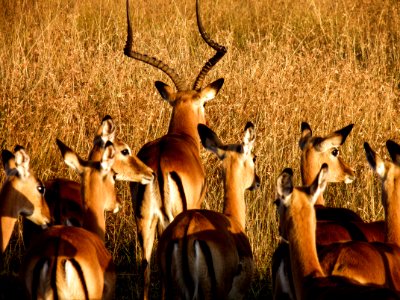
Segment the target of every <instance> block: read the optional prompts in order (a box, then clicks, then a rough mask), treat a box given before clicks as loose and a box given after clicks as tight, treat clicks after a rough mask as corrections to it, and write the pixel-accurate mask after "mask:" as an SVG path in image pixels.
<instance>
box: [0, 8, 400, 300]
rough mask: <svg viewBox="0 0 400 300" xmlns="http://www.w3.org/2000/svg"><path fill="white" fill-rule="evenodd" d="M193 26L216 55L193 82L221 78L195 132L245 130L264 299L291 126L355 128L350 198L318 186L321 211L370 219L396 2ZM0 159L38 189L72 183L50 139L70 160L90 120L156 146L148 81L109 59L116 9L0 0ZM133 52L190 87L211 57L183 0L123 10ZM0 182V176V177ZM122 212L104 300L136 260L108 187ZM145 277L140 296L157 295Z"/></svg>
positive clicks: (397, 127)
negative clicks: (23, 166)
mask: <svg viewBox="0 0 400 300" xmlns="http://www.w3.org/2000/svg"><path fill="white" fill-rule="evenodd" d="M201 6H202V10H203V22H204V25H205V27H206V28H207V31H208V32H209V34H210V35H211V36H212V37H213V38H214V39H215V40H216V41H218V42H219V43H221V44H223V45H226V46H227V47H228V53H227V54H226V56H225V57H224V58H223V59H222V61H221V62H220V63H219V64H218V65H217V66H216V67H215V68H214V70H213V71H211V72H210V73H209V75H208V76H207V78H206V79H205V83H209V82H211V81H213V80H215V79H217V78H220V77H223V78H225V84H224V87H223V88H222V90H221V92H220V94H219V95H218V96H217V98H216V99H214V100H213V101H212V102H210V103H209V104H208V105H207V107H206V111H207V116H208V122H209V126H210V127H211V128H213V129H214V130H215V131H216V132H217V133H218V134H219V135H220V136H221V138H222V140H223V141H224V142H230V143H232V142H238V141H239V139H240V137H241V133H242V130H243V127H244V125H245V124H246V122H247V121H248V120H251V121H253V122H254V123H255V125H256V128H257V143H256V146H255V152H256V154H257V156H258V159H257V173H258V175H259V176H260V178H261V180H262V184H261V188H260V189H259V190H257V191H256V192H253V193H252V192H247V193H246V201H247V208H248V212H247V226H246V227H247V228H246V230H247V233H248V236H249V238H250V241H251V245H252V247H253V253H254V257H255V262H256V269H257V272H256V274H255V277H254V283H253V285H252V289H251V291H250V292H249V297H248V298H249V299H257V298H263V299H266V298H268V296H270V260H271V255H272V253H273V251H274V248H275V246H276V244H277V222H276V218H277V217H276V214H275V209H274V206H273V204H272V202H273V199H274V193H275V183H276V178H277V176H278V175H279V173H280V172H281V170H282V169H283V168H284V167H292V168H294V170H295V178H296V181H297V183H298V184H300V173H299V162H300V160H299V158H300V149H299V147H298V140H299V137H300V123H301V122H302V121H307V122H308V123H309V124H310V125H311V126H312V128H313V130H314V133H315V134H322V135H324V134H327V133H329V132H331V131H332V130H336V129H339V128H342V127H344V126H345V125H348V124H349V123H355V127H354V129H353V131H352V133H351V135H350V136H349V138H348V139H347V141H346V144H345V145H344V147H343V149H342V150H343V151H342V155H343V157H345V158H346V160H347V161H348V162H349V163H350V164H352V166H353V167H354V168H355V169H356V174H357V179H356V181H355V182H354V183H352V184H351V185H346V186H345V185H344V184H336V185H330V186H329V187H328V189H327V192H326V199H327V202H328V204H329V205H332V206H340V207H347V208H351V209H353V210H355V211H357V212H358V213H360V215H361V216H362V217H363V218H364V219H366V220H376V219H381V218H382V217H383V208H382V205H381V203H380V185H379V184H378V180H377V178H376V177H375V176H374V174H373V173H372V171H370V170H369V167H368V164H367V162H366V159H365V155H364V152H363V148H362V144H363V142H364V141H368V142H369V143H370V144H371V146H372V147H373V148H374V149H376V150H377V151H378V152H379V153H380V154H381V155H382V156H384V157H387V152H386V149H385V147H384V145H385V142H386V140H387V139H393V140H395V141H397V142H400V134H399V131H400V118H399V112H400V91H399V88H400V2H398V1H394V0H356V1H354V0H339V1H328V0H299V1H291V0H280V1H273V0H233V1H232V0H217V1H211V0H202V1H201ZM0 7H1V9H0V136H1V138H0V146H1V149H12V148H13V147H14V145H15V144H21V145H23V146H25V147H26V149H27V151H28V152H29V154H30V155H31V158H32V168H33V169H34V170H35V172H36V174H38V175H39V177H40V178H41V179H43V180H46V179H50V178H53V177H67V178H73V179H77V176H76V175H75V174H74V173H73V172H72V171H69V170H68V168H67V167H66V166H65V165H64V163H63V162H62V160H61V155H60V153H59V150H58V149H57V147H56V144H55V139H56V138H59V139H61V140H62V141H64V142H65V143H66V144H67V145H69V146H70V147H72V148H74V149H75V150H76V151H77V152H78V153H80V154H81V155H82V156H86V155H87V153H88V151H89V150H90V147H91V143H92V139H93V136H94V132H95V130H96V128H97V126H98V125H99V123H100V120H101V119H102V117H103V116H104V115H106V114H110V115H111V116H112V117H113V118H114V120H115V122H116V123H117V125H118V136H119V137H120V138H123V139H124V140H125V141H126V142H127V143H128V144H129V145H130V146H131V147H132V149H133V150H134V152H136V151H138V149H139V148H140V147H141V146H142V145H143V144H144V143H145V142H147V141H150V140H153V139H155V138H156V137H159V136H161V135H163V134H164V133H166V131H167V128H168V122H169V118H170V112H171V108H170V107H169V105H168V104H167V103H166V102H165V101H163V100H162V99H161V97H160V96H159V94H158V92H157V91H156V89H155V87H154V81H156V80H162V81H164V82H166V83H167V84H170V85H172V82H171V81H170V80H169V78H167V76H165V75H164V74H163V73H162V72H160V71H159V70H155V69H154V68H153V67H150V66H148V65H146V64H144V63H141V62H138V61H133V60H131V59H129V58H127V57H125V56H124V55H123V51H122V49H123V47H124V44H125V38H126V12H125V2H124V1H123V0H118V1H112V0H92V1H77V0H67V1H61V0H49V1H44V0H36V1H28V0H24V1H22V0H21V1H10V0H0ZM131 16H132V22H133V28H134V31H135V32H134V43H135V47H136V49H137V50H138V51H141V52H145V53H148V54H150V55H152V56H157V57H158V58H160V59H162V60H163V61H165V62H166V63H167V64H169V65H170V66H171V67H173V68H174V69H175V70H176V71H177V72H178V73H179V74H181V76H182V77H184V78H187V81H188V83H189V82H190V83H192V82H193V81H194V79H195V77H196V75H197V73H198V72H199V70H200V68H201V67H202V66H203V64H204V62H205V61H206V60H207V59H208V58H209V57H211V55H213V51H211V49H210V48H208V47H207V46H206V45H205V44H204V42H203V41H202V39H201V37H200V36H199V34H198V32H197V27H196V19H195V6H194V0H191V1H189V0H179V1H177V0H173V1H162V0H155V1H143V0H141V1H132V3H131ZM202 157H203V161H204V165H205V166H206V173H207V182H208V193H207V197H206V203H207V205H208V206H209V207H211V208H212V209H215V210H218V211H221V209H222V203H221V200H222V198H223V197H222V193H223V190H222V188H223V187H222V181H221V169H220V165H219V162H218V161H217V159H216V158H215V157H214V156H213V155H212V154H209V153H207V152H206V151H205V150H202ZM0 180H1V182H3V180H4V173H2V174H1V175H0ZM118 195H119V197H121V199H123V204H124V205H123V210H122V212H120V213H119V214H118V215H116V216H114V215H113V216H111V215H110V216H109V218H108V219H107V224H108V229H107V230H108V231H107V246H108V248H109V249H110V251H111V252H112V254H113V256H114V260H115V263H116V264H117V267H118V286H117V299H136V298H138V297H139V295H140V290H141V282H140V280H141V279H140V269H139V265H140V264H139V261H140V248H139V244H138V243H137V240H136V226H135V223H134V218H133V213H132V205H131V199H130V194H129V187H128V185H127V184H126V183H118ZM21 230H22V228H21V226H17V228H16V230H15V234H14V237H13V240H12V242H11V244H10V246H9V248H8V250H7V251H6V253H5V254H4V255H5V260H6V270H5V271H4V272H6V273H12V272H16V271H17V270H18V264H19V262H20V259H21V257H22V254H23V251H24V250H23V249H24V248H23V245H22V243H21V239H20V236H21V234H20V231H21ZM157 275H158V272H157V268H156V266H155V264H154V280H153V282H154V285H153V286H152V295H153V297H154V298H157V296H158V295H159V288H160V287H159V281H158V278H157Z"/></svg>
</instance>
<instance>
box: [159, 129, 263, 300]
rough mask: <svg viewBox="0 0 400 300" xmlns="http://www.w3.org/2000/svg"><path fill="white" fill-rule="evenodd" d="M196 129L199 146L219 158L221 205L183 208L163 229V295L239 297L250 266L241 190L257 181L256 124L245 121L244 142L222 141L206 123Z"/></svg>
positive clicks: (248, 280)
mask: <svg viewBox="0 0 400 300" xmlns="http://www.w3.org/2000/svg"><path fill="white" fill-rule="evenodd" d="M198 129H199V134H200V138H201V141H202V144H203V146H204V147H205V148H206V149H208V150H209V151H212V152H214V153H215V154H216V155H217V156H218V158H219V159H221V160H222V163H223V173H224V189H225V194H224V211H223V213H218V212H214V211H210V210H201V209H193V210H187V211H184V212H182V213H181V214H179V215H178V216H177V217H176V218H175V219H174V221H173V222H172V223H171V224H170V225H169V226H168V227H167V229H166V230H165V231H164V233H163V234H162V236H161V237H160V241H159V246H158V249H157V257H158V260H159V262H160V266H161V271H162V283H163V299H243V298H244V296H245V294H246V291H247V290H248V289H249V287H250V283H251V279H252V275H253V269H254V266H253V255H252V252H251V247H250V243H249V241H248V239H247V236H246V234H245V233H244V230H245V217H246V204H245V201H244V192H245V190H246V189H254V188H257V187H258V186H259V184H260V180H259V178H258V176H257V175H256V173H255V164H254V162H255V156H254V155H253V154H252V149H253V145H254V141H255V133H254V126H253V124H251V123H248V124H247V125H246V127H245V134H244V138H243V143H242V144H234V145H224V144H223V143H222V142H221V141H220V140H219V139H218V137H217V135H216V134H215V133H214V132H213V131H212V130H211V129H209V128H208V127H207V126H205V125H202V124H199V125H198Z"/></svg>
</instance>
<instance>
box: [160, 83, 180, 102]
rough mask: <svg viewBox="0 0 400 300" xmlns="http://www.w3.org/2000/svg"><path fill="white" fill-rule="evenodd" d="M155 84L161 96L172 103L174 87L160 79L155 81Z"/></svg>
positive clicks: (174, 95)
mask: <svg viewBox="0 0 400 300" xmlns="http://www.w3.org/2000/svg"><path fill="white" fill-rule="evenodd" d="M155 86H156V88H157V90H158V92H159V93H160V95H161V97H162V98H163V99H164V100H166V101H168V102H169V104H171V105H172V104H173V103H174V101H175V99H176V93H175V91H174V89H173V88H172V87H170V86H169V85H167V84H165V83H164V82H161V81H156V83H155Z"/></svg>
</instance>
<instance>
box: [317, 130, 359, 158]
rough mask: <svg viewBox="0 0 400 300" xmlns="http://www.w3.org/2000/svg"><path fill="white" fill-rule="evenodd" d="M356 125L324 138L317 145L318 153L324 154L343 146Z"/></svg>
mask: <svg viewBox="0 0 400 300" xmlns="http://www.w3.org/2000/svg"><path fill="white" fill-rule="evenodd" d="M353 126H354V124H350V125H348V126H346V127H344V128H342V129H339V130H336V131H335V132H333V133H331V134H329V135H328V136H327V137H325V138H322V139H321V140H320V141H318V143H317V144H315V145H314V146H315V148H316V149H317V150H318V151H321V152H324V151H326V150H328V149H330V148H333V147H339V146H341V145H343V143H344V142H345V141H346V138H347V136H348V135H349V134H350V132H351V130H352V129H353Z"/></svg>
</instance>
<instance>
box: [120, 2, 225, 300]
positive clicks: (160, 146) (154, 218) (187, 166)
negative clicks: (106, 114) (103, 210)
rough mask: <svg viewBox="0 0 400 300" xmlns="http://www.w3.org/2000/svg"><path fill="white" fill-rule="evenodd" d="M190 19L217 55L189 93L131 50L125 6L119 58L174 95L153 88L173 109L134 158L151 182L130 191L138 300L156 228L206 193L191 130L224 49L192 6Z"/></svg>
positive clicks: (200, 118)
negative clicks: (145, 67) (138, 64)
mask: <svg viewBox="0 0 400 300" xmlns="http://www.w3.org/2000/svg"><path fill="white" fill-rule="evenodd" d="M196 15H197V25H198V28H199V32H200V34H201V36H202V38H203V39H204V41H205V42H206V43H207V44H208V45H209V46H211V47H212V48H213V49H215V50H216V51H217V53H216V54H215V55H214V56H213V57H212V58H211V59H210V60H209V61H208V62H207V63H206V64H205V65H204V66H203V68H202V70H201V71H200V73H199V75H198V76H197V78H196V80H195V82H194V84H193V86H192V88H191V89H187V87H186V86H185V83H184V81H183V80H182V79H181V78H180V77H179V76H178V74H177V73H176V72H175V71H174V70H173V69H172V68H170V67H169V66H167V65H166V64H164V63H163V62H161V61H160V60H158V59H156V58H153V57H149V56H147V55H145V54H141V53H138V52H136V51H134V50H132V43H133V37H132V28H131V24H130V19H129V3H128V1H127V27H128V36H127V41H126V46H125V49H124V53H125V55H127V56H128V57H131V58H133V59H136V60H139V61H143V62H145V63H148V64H150V65H151V66H154V67H156V68H158V69H160V70H161V71H163V72H164V73H165V74H167V75H168V76H169V77H170V79H171V80H172V82H173V83H174V85H175V87H176V89H177V91H176V92H175V91H174V90H173V88H172V87H170V86H168V85H166V84H165V83H162V82H160V81H157V82H156V83H155V86H156V88H157V90H158V92H159V93H160V95H161V97H162V98H163V99H164V100H166V101H167V102H168V103H169V104H170V105H171V106H172V107H173V108H172V116H171V120H170V124H169V129H168V132H167V134H166V135H164V136H163V137H161V138H159V139H157V140H155V141H152V142H149V143H147V144H145V145H144V146H143V147H142V148H141V149H140V151H139V153H138V157H139V158H140V159H141V160H142V161H143V162H144V163H145V164H146V165H148V166H149V167H151V168H152V169H153V171H154V172H155V174H156V178H155V180H154V181H153V182H152V183H151V184H149V185H146V186H143V185H139V184H132V185H131V193H132V201H133V202H134V203H135V216H136V224H137V230H138V237H139V242H140V244H141V248H142V266H143V276H144V289H143V297H144V299H148V292H149V284H150V258H151V253H152V249H153V243H154V239H155V234H156V228H157V226H158V232H159V234H161V233H162V231H163V230H164V229H165V228H166V227H167V225H168V224H169V223H170V222H171V221H172V220H173V219H174V217H175V216H176V215H178V214H179V213H180V212H181V211H183V210H186V209H194V208H200V206H201V203H202V201H203V198H204V193H205V189H206V185H205V177H204V169H203V166H202V164H201V159H200V140H199V137H198V133H197V125H198V124H199V123H205V122H206V119H205V111H204V105H205V103H206V102H207V101H210V100H212V99H213V98H214V97H215V96H216V95H217V93H218V92H219V90H220V89H221V87H222V85H223V82H224V80H223V79H218V80H216V81H214V82H212V83H210V84H209V85H207V86H205V87H202V85H203V81H204V78H205V76H206V74H207V73H208V72H209V71H210V70H211V69H212V67H213V66H214V65H215V64H216V63H217V62H218V61H219V60H220V59H221V58H222V57H223V55H224V54H225V53H226V49H225V47H223V46H220V45H218V44H217V43H216V42H214V41H213V40H211V39H210V37H209V36H208V35H207V33H206V32H205V31H204V28H203V25H202V22H201V18H200V14H199V3H198V1H196Z"/></svg>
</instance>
